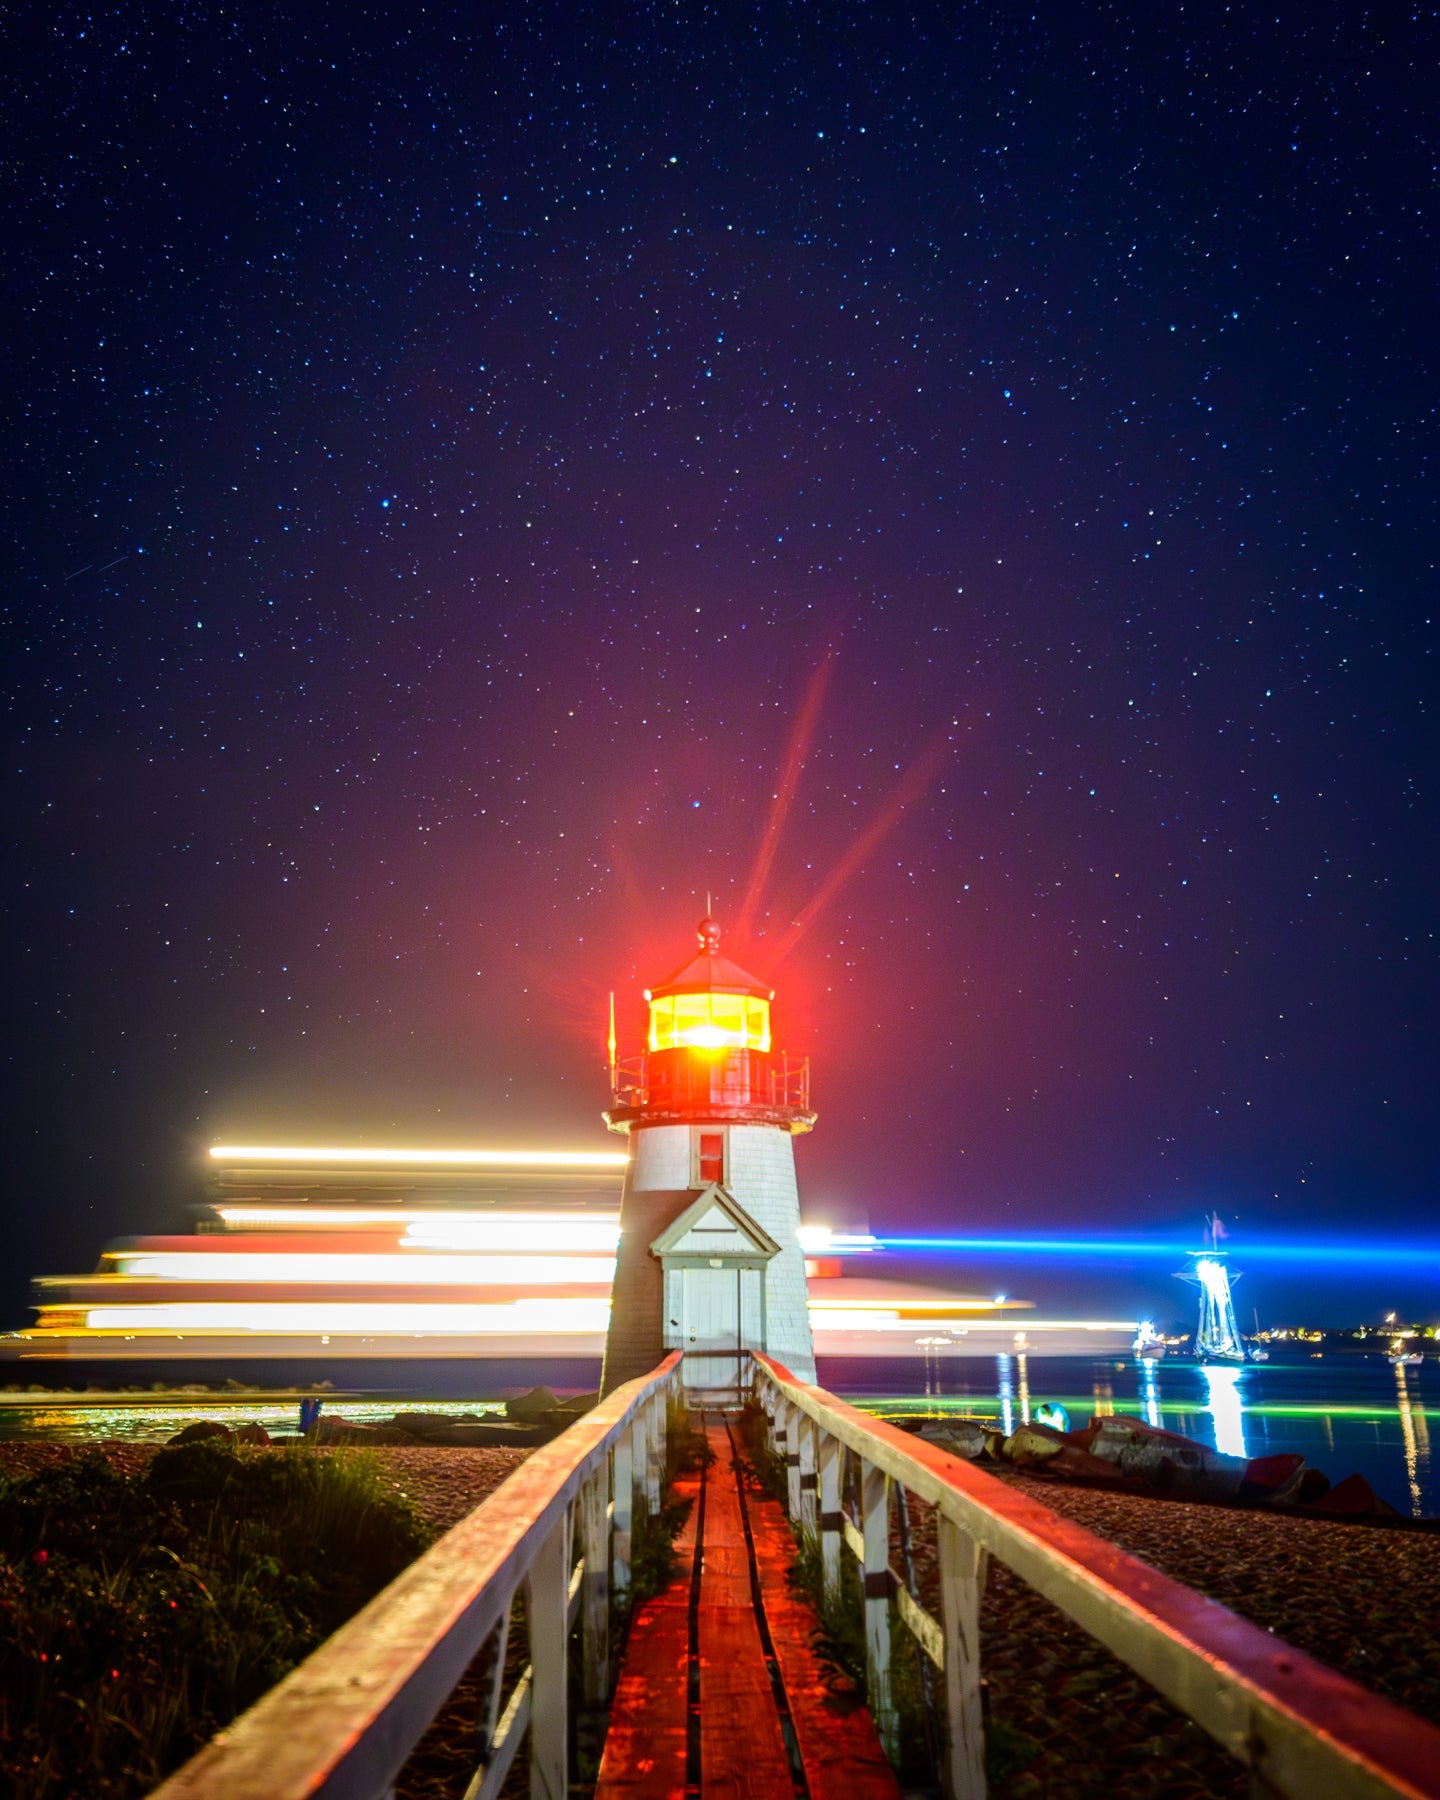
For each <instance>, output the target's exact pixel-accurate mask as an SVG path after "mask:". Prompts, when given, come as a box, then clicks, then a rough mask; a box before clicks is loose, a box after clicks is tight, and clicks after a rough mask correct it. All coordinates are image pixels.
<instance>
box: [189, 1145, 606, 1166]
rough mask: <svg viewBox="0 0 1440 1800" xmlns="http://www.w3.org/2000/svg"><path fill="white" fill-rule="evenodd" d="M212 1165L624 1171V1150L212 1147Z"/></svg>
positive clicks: (308, 1146) (283, 1146)
mask: <svg viewBox="0 0 1440 1800" xmlns="http://www.w3.org/2000/svg"><path fill="white" fill-rule="evenodd" d="M209 1155H210V1158H211V1160H212V1162H229V1163H252V1162H278V1163H410V1164H415V1165H430V1164H433V1165H436V1166H445V1165H451V1166H459V1167H464V1168H481V1167H486V1168H489V1167H494V1168H501V1167H504V1166H505V1165H507V1164H509V1165H513V1166H522V1167H525V1168H552V1169H623V1168H624V1166H625V1164H626V1162H627V1161H628V1160H629V1158H628V1157H627V1155H626V1153H625V1152H624V1151H623V1150H360V1149H356V1148H354V1147H353V1146H349V1147H347V1146H344V1145H336V1144H328V1145H327V1144H320V1145H316V1144H212V1145H211V1146H210V1151H209Z"/></svg>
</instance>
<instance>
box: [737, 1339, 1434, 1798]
mask: <svg viewBox="0 0 1440 1800" xmlns="http://www.w3.org/2000/svg"><path fill="white" fill-rule="evenodd" d="M753 1360H754V1367H755V1376H754V1389H755V1395H756V1398H757V1400H758V1401H759V1403H760V1405H761V1406H762V1407H763V1408H764V1410H765V1412H766V1414H767V1415H768V1417H769V1420H770V1426H771V1442H772V1446H773V1448H774V1449H775V1450H776V1452H777V1453H778V1454H779V1455H780V1456H781V1457H782V1458H783V1460H784V1463H785V1468H786V1474H787V1489H788V1501H789V1510H790V1516H791V1519H792V1521H793V1522H794V1524H795V1526H796V1528H797V1530H799V1531H800V1532H802V1533H804V1534H806V1535H808V1536H809V1537H810V1538H811V1539H812V1540H813V1541H816V1542H818V1544H819V1546H820V1555H821V1570H822V1580H823V1582H824V1584H825V1587H826V1589H827V1590H828V1591H829V1592H830V1593H831V1594H832V1595H833V1594H836V1593H837V1592H838V1589H839V1584H840V1579H841V1557H842V1555H843V1554H845V1553H847V1552H848V1553H849V1554H852V1555H853V1556H854V1557H855V1558H856V1559H857V1561H858V1562H859V1564H860V1570H861V1574H862V1578H863V1592H864V1596H865V1600H864V1605H865V1639H866V1665H867V1676H868V1681H867V1688H868V1695H869V1701H870V1710H871V1713H872V1715H873V1716H874V1719H875V1723H876V1725H877V1727H878V1728H879V1731H880V1736H881V1740H882V1742H885V1743H886V1746H887V1749H891V1750H893V1749H894V1746H895V1738H896V1726H897V1721H896V1717H895V1713H894V1709H893V1707H892V1705H891V1702H890V1638H891V1620H892V1607H893V1609H894V1615H893V1616H894V1617H896V1618H898V1620H899V1622H900V1623H901V1624H902V1625H903V1626H904V1627H905V1628H907V1629H908V1630H909V1631H910V1632H911V1633H912V1634H913V1635H914V1637H915V1638H916V1640H917V1641H918V1643H919V1645H920V1647H921V1650H922V1651H923V1652H924V1653H925V1655H926V1656H928V1657H929V1659H930V1661H931V1662H932V1663H933V1664H934V1665H935V1667H936V1669H937V1671H938V1672H939V1673H940V1675H941V1677H942V1679H943V1693H944V1705H943V1712H944V1723H945V1730H944V1732H943V1736H944V1738H945V1743H946V1749H945V1755H946V1765H945V1770H944V1784H945V1792H946V1793H947V1794H948V1795H950V1796H952V1797H953V1800H981V1797H982V1796H983V1795H984V1793H985V1772H984V1730H983V1721H982V1717H981V1699H980V1596H981V1592H982V1590H983V1588H984V1584H985V1570H986V1561H987V1558H988V1557H991V1556H994V1557H996V1558H997V1559H998V1560H999V1561H1000V1562H1002V1563H1004V1564H1005V1566H1006V1567H1007V1568H1009V1569H1011V1570H1013V1571H1014V1572H1015V1574H1017V1575H1019V1576H1020V1577H1021V1579H1022V1580H1023V1581H1025V1582H1026V1583H1027V1584H1028V1585H1029V1586H1030V1587H1031V1588H1033V1589H1034V1590H1035V1592H1036V1593H1038V1594H1040V1595H1041V1596H1043V1598H1045V1599H1046V1600H1049V1601H1051V1602H1052V1603H1053V1604H1054V1605H1055V1606H1058V1607H1059V1608H1060V1610H1061V1611H1062V1612H1066V1613H1068V1614H1069V1615H1070V1617H1071V1618H1072V1619H1074V1620H1075V1621H1076V1622H1077V1623H1078V1624H1079V1625H1080V1626H1082V1627H1083V1628H1084V1629H1085V1630H1086V1631H1087V1632H1089V1633H1090V1635H1091V1636H1092V1637H1094V1638H1096V1639H1098V1640H1099V1642H1101V1643H1102V1644H1104V1645H1105V1646H1106V1647H1107V1648H1108V1649H1110V1650H1111V1651H1113V1652H1114V1654H1115V1655H1116V1656H1118V1657H1119V1658H1120V1660H1121V1661H1122V1662H1125V1663H1128V1664H1129V1665H1130V1667H1131V1668H1132V1669H1134V1670H1135V1671H1136V1672H1137V1674H1139V1675H1141V1676H1142V1677H1143V1678H1144V1679H1145V1680H1146V1681H1148V1682H1149V1683H1150V1684H1151V1685H1152V1686H1153V1687H1155V1688H1157V1689H1158V1690H1159V1691H1160V1692H1161V1693H1162V1694H1163V1695H1164V1696H1165V1697H1166V1699H1168V1700H1170V1701H1171V1702H1172V1703H1173V1704H1174V1705H1175V1706H1177V1707H1178V1708H1179V1709H1180V1710H1181V1711H1182V1712H1184V1713H1186V1714H1188V1715H1189V1717H1190V1718H1192V1719H1193V1720H1195V1722H1196V1723H1197V1724H1199V1725H1201V1726H1203V1727H1204V1729H1205V1730H1206V1731H1207V1732H1209V1734H1210V1735H1211V1737H1213V1738H1214V1739H1216V1741H1217V1742H1218V1743H1220V1744H1221V1745H1222V1746H1223V1747H1224V1748H1225V1749H1226V1750H1228V1751H1229V1752H1230V1753H1231V1755H1233V1756H1235V1757H1238V1758H1239V1760H1240V1761H1241V1762H1242V1763H1245V1764H1247V1765H1248V1766H1249V1767H1250V1769H1251V1770H1252V1771H1253V1773H1254V1775H1255V1776H1256V1777H1257V1778H1258V1791H1259V1792H1262V1793H1278V1794H1284V1795H1287V1796H1291V1797H1293V1800H1320V1797H1321V1796H1324V1800H1361V1797H1362V1796H1363V1797H1365V1800H1374V1797H1376V1796H1380V1795H1390V1796H1394V1795H1401V1794H1403V1795H1407V1796H1412V1797H1418V1796H1429V1797H1431V1800H1434V1796H1437V1795H1440V1730H1436V1728H1435V1727H1434V1726H1433V1725H1430V1724H1427V1723H1426V1722H1425V1721H1424V1720H1423V1719H1420V1718H1417V1717H1416V1716H1415V1715H1414V1714H1413V1713H1409V1712H1405V1711H1403V1710H1402V1709H1401V1708H1400V1707H1398V1706H1394V1705H1392V1704H1391V1703H1390V1702H1389V1701H1387V1700H1382V1699H1381V1698H1380V1696H1379V1695H1377V1694H1373V1693H1370V1692H1368V1691H1367V1690H1366V1689H1364V1688H1361V1687H1359V1686H1357V1685H1356V1684H1355V1683H1354V1682H1353V1681H1350V1680H1347V1679H1346V1677H1345V1676H1343V1675H1340V1674H1338V1673H1337V1672H1336V1671H1335V1670H1333V1669H1328V1668H1326V1667H1325V1666H1324V1664H1322V1663H1318V1662H1315V1661H1314V1660H1313V1659H1312V1658H1310V1657H1308V1656H1306V1655H1304V1654H1303V1653H1302V1652H1301V1651H1299V1650H1295V1649H1293V1648H1292V1647H1291V1646H1290V1645H1289V1644H1286V1643H1285V1642H1283V1641H1282V1640H1281V1639H1279V1638H1275V1637H1272V1636H1271V1635H1270V1633H1269V1632H1267V1631H1263V1630H1261V1628H1260V1627H1259V1626H1258V1625H1252V1624H1250V1623H1249V1621H1248V1620H1245V1619H1241V1618H1238V1617H1237V1616H1236V1615H1235V1614H1234V1613H1232V1612H1230V1611H1228V1610H1227V1609H1226V1608H1225V1607H1223V1606H1221V1605H1220V1604H1219V1602H1218V1601H1215V1600H1210V1599H1207V1598H1206V1597H1205V1595H1203V1594H1199V1593H1197V1592H1196V1591H1195V1590H1194V1589H1193V1588H1188V1587H1185V1586H1183V1585H1182V1584H1181V1583H1180V1582H1178V1581H1172V1580H1171V1579H1170V1578H1169V1576H1167V1575H1162V1574H1161V1573H1160V1572H1159V1570H1158V1569H1152V1568H1151V1567H1150V1566H1149V1564H1148V1563H1144V1562H1141V1561H1140V1559H1139V1558H1138V1557H1134V1556H1131V1555H1129V1554H1128V1553H1127V1552H1125V1551H1123V1550H1121V1549H1118V1548H1117V1547H1116V1546H1115V1545H1114V1544H1110V1543H1107V1542H1105V1541H1104V1540H1103V1539H1101V1538H1098V1537H1096V1536H1095V1535H1094V1534H1093V1533H1092V1532H1089V1531H1086V1530H1085V1529H1084V1528H1083V1527H1082V1526H1079V1525H1075V1524H1073V1523H1072V1522H1071V1521H1070V1520H1068V1519H1064V1518H1061V1517H1060V1516H1059V1515H1058V1514H1056V1513H1053V1512H1051V1511H1050V1509H1049V1508H1048V1507H1046V1506H1042V1505H1041V1504H1040V1503H1039V1502H1038V1501H1036V1500H1032V1499H1030V1498H1029V1497H1028V1495H1025V1494H1022V1493H1018V1492H1017V1491H1016V1490H1015V1489H1014V1488H1012V1487H1010V1486H1009V1485H1008V1484H1006V1483H1005V1482H1002V1481H999V1480H997V1479H996V1478H995V1477H994V1476H991V1475H987V1474H985V1473H984V1471H983V1470H979V1469H975V1468H972V1467H971V1465H970V1464H969V1463H967V1462H965V1461H963V1460H962V1459H960V1458H958V1457H954V1456H950V1455H948V1454H947V1453H946V1452H944V1451H943V1450H941V1449H939V1448H938V1446H936V1445H932V1444H927V1443H926V1442H925V1441H924V1440H923V1439H920V1438H916V1437H913V1436H912V1435H911V1434H910V1433H908V1432H904V1431H900V1430H897V1429H896V1428H895V1427H894V1426H891V1425H887V1424H885V1423H884V1422H883V1421H881V1420H878V1419H874V1418H872V1417H870V1416H869V1415H868V1414H866V1413H863V1412H860V1411H858V1410H857V1409H856V1408H855V1407H853V1406H848V1405H846V1403H845V1402H844V1401H843V1400H838V1399H836V1397H835V1396H834V1395H833V1394H829V1393H826V1391H825V1390H824V1389H823V1388H818V1387H811V1386H808V1385H806V1384H804V1383H802V1382H798V1381H796V1380H795V1379H794V1377H793V1376H792V1375H791V1374H790V1372H789V1370H787V1369H784V1368H782V1367H781V1366H780V1364H779V1363H776V1362H773V1361H772V1360H771V1359H770V1358H769V1357H766V1356H756V1357H755V1358H754V1359H753ZM847 1459H850V1461H851V1469H850V1471H849V1473H850V1474H851V1476H852V1477H854V1479H852V1480H849V1481H847V1479H846V1474H847V1471H846V1468H845V1464H846V1460H847ZM902 1488H903V1489H904V1490H905V1491H906V1492H907V1493H910V1494H913V1495H915V1496H916V1498H917V1499H920V1500H923V1501H926V1502H928V1503H929V1504H930V1505H931V1506H933V1507H934V1508H935V1513H936V1519H935V1524H936V1531H937V1537H938V1546H937V1547H938V1550H939V1563H940V1568H939V1576H940V1614H941V1616H940V1617H939V1618H938V1619H937V1618H935V1617H934V1616H933V1615H932V1614H930V1613H928V1612H926V1611H924V1609H923V1608H922V1607H921V1606H920V1605H919V1603H918V1600H917V1599H916V1597H915V1596H914V1595H913V1594H911V1593H910V1592H909V1591H908V1590H907V1588H906V1586H905V1584H904V1582H903V1581H901V1580H899V1579H898V1578H897V1577H896V1575H895V1574H894V1572H893V1571H892V1569H891V1567H890V1519H891V1508H892V1503H893V1500H894V1496H895V1493H896V1490H897V1489H902ZM847 1497H848V1500H849V1504H848V1506H847ZM1357 1529H1358V1528H1357Z"/></svg>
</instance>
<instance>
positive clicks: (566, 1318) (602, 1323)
mask: <svg viewBox="0 0 1440 1800" xmlns="http://www.w3.org/2000/svg"><path fill="white" fill-rule="evenodd" d="M609 1321H610V1302H609V1301H608V1300H600V1299H594V1298H583V1297H580V1296H573V1295H572V1296H569V1297H567V1298H565V1299H563V1300H561V1299H559V1298H556V1299H536V1300H531V1299H526V1300H512V1301H509V1302H508V1303H506V1304H504V1305H492V1306H485V1305H473V1306H461V1305H455V1306H447V1305H438V1304H435V1303H433V1302H428V1301H427V1302H425V1303H423V1304H420V1305H409V1306H406V1305H399V1304H388V1303H387V1304H378V1305H376V1304H371V1303H369V1302H358V1301H352V1302H347V1301H333V1302H328V1301H322V1302H318V1303H317V1302H315V1301H307V1300H255V1301H251V1300H211V1301H204V1300H202V1301H194V1302H189V1303H186V1302H182V1301H177V1302H174V1303H171V1302H165V1303H164V1304H160V1305H155V1306H92V1307H91V1308H90V1310H89V1311H88V1312H87V1314H86V1316H85V1322H86V1326H87V1328H88V1329H89V1330H91V1331H125V1332H142V1331H164V1332H267V1333H271V1334H277V1333H278V1334H281V1335H285V1336H309V1335H311V1334H314V1333H344V1334H349V1335H352V1336H357V1337H384V1336H387V1335H388V1336H394V1335H397V1334H404V1335H405V1336H407V1337H413V1336H416V1335H426V1334H437V1333H443V1334H445V1335H446V1336H457V1335H458V1336H465V1335H475V1336H493V1335H495V1334H497V1333H502V1332H506V1333H508V1332H514V1333H517V1334H524V1333H532V1332H533V1333H537V1334H541V1333H543V1334H544V1335H545V1336H547V1337H554V1336H560V1335H566V1336H574V1335H578V1334H580V1333H585V1332H599V1331H604V1330H605V1327H606V1326H607V1325H608V1323H609Z"/></svg>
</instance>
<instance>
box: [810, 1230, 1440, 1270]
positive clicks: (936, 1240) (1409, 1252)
mask: <svg viewBox="0 0 1440 1800" xmlns="http://www.w3.org/2000/svg"><path fill="white" fill-rule="evenodd" d="M868 1242H869V1244H871V1245H873V1246H874V1247H875V1248H878V1249H881V1250H901V1251H904V1250H917V1251H925V1252H927V1253H930V1254H940V1255H963V1254H965V1253H967V1252H968V1253H969V1254H971V1255H976V1254H979V1255H984V1254H986V1253H989V1252H994V1253H1003V1254H1005V1255H1012V1256H1013V1255H1020V1256H1110V1257H1114V1256H1135V1257H1150V1256H1153V1257H1168V1258H1174V1257H1186V1256H1195V1255H1197V1254H1199V1253H1200V1246H1199V1245H1197V1244H1187V1243H1168V1242H1167V1243H1159V1242H1157V1241H1156V1240H1155V1239H1153V1238H1040V1237H892V1236H891V1235H889V1234H888V1233H877V1234H876V1235H875V1237H874V1238H872V1239H870V1240H868ZM1232 1243H1233V1244H1234V1246H1235V1248H1234V1254H1235V1255H1236V1256H1237V1257H1238V1258H1239V1259H1240V1260H1241V1261H1242V1262H1246V1263H1252V1262H1312V1263H1314V1262H1318V1263H1335V1264H1346V1265H1353V1264H1355V1263H1381V1264H1383V1263H1403V1262H1412V1261H1414V1260H1415V1259H1416V1258H1427V1259H1431V1260H1434V1259H1440V1242H1431V1243H1416V1244H1404V1243H1389V1244H1375V1243H1371V1244H1365V1243H1338V1244H1316V1243H1306V1242H1303V1241H1301V1242H1294V1243H1273V1242H1272V1243H1263V1242H1259V1243H1257V1242H1252V1241H1251V1240H1250V1239H1249V1238H1245V1239H1243V1240H1235V1239H1231V1240H1229V1241H1228V1242H1227V1243H1226V1245H1225V1247H1224V1250H1225V1251H1228V1250H1229V1249H1230V1246H1231V1244H1232ZM833 1253H838V1254H841V1255H843V1254H844V1253H845V1245H844V1242H843V1240H842V1239H839V1238H837V1239H836V1240H835V1243H834V1246H833ZM1208 1254H1210V1255H1214V1254H1215V1253H1214V1251H1210V1252H1208ZM1222 1254H1224V1251H1222Z"/></svg>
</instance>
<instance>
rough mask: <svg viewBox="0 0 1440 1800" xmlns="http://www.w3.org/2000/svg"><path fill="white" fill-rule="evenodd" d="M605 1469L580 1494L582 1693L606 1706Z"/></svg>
mask: <svg viewBox="0 0 1440 1800" xmlns="http://www.w3.org/2000/svg"><path fill="white" fill-rule="evenodd" d="M605 1473H606V1471H605V1468H604V1465H603V1464H602V1465H601V1467H600V1468H599V1469H598V1470H597V1471H596V1472H595V1474H594V1475H592V1476H591V1477H590V1479H589V1481H587V1482H586V1483H585V1486H584V1487H583V1488H582V1489H581V1491H580V1554H581V1556H582V1557H583V1558H584V1562H585V1574H584V1576H583V1577H582V1580H581V1589H580V1608H581V1627H580V1671H581V1680H580V1691H581V1695H582V1696H583V1698H584V1701H585V1705H586V1706H587V1707H590V1708H594V1709H598V1708H600V1707H602V1706H604V1704H605V1697H606V1693H607V1691H608V1689H609V1686H610V1557H609V1549H610V1546H609V1543H608V1541H607V1536H606V1531H605V1500H606V1493H605V1489H606V1480H605Z"/></svg>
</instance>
